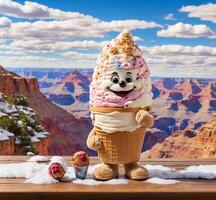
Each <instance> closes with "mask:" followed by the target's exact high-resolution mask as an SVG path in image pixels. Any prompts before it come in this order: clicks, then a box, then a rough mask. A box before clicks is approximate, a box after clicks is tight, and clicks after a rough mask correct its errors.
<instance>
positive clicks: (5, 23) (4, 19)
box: [0, 17, 11, 28]
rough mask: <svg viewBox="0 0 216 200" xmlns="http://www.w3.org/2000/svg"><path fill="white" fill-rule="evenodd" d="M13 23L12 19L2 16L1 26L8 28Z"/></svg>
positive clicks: (0, 19)
mask: <svg viewBox="0 0 216 200" xmlns="http://www.w3.org/2000/svg"><path fill="white" fill-rule="evenodd" d="M10 25H11V20H10V19H8V18H7V17H0V28H8V27H10Z"/></svg>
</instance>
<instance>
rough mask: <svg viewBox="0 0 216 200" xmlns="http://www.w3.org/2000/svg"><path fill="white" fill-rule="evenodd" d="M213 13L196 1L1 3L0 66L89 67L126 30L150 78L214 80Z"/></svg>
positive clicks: (215, 43) (43, 0)
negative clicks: (141, 54) (205, 78)
mask: <svg viewBox="0 0 216 200" xmlns="http://www.w3.org/2000/svg"><path fill="white" fill-rule="evenodd" d="M54 9H57V10H54ZM215 13H216V4H215V2H214V1H199V0H193V1H192V0H185V1H183V0H182V1H177V0H176V1H174V0H151V1H150V0H149V1H144V0H133V1H129V0H117V1H112V0H109V1H105V0H103V1H98V0H79V1H67V0H61V1H58V0H56V1H54V0H52V1H50V0H36V1H32V2H25V1H12V0H0V28H1V30H2V31H1V33H0V64H2V65H4V66H6V67H72V68H76V67H81V68H85V67H94V65H95V62H96V57H97V54H98V53H99V52H100V49H101V48H102V47H103V45H105V44H106V42H107V41H109V40H111V39H112V38H114V37H116V36H117V35H118V33H119V32H121V31H122V30H123V29H124V28H128V29H130V30H131V31H132V33H133V35H134V36H135V40H136V43H137V44H138V45H139V46H140V47H141V49H142V50H143V55H144V57H145V58H146V60H147V62H148V64H149V66H150V68H151V72H152V74H153V75H156V76H174V77H175V76H188V77H209V78H216V67H215V66H216V59H215V55H216V48H215V46H216V33H215V32H216V27H215V23H216V14H215Z"/></svg>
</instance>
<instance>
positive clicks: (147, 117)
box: [135, 110, 154, 128]
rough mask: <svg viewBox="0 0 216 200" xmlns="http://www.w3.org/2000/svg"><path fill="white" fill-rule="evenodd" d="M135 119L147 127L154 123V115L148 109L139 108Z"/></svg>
mask: <svg viewBox="0 0 216 200" xmlns="http://www.w3.org/2000/svg"><path fill="white" fill-rule="evenodd" d="M135 120H136V121H137V122H138V124H140V125H141V126H143V127H145V128H150V127H152V126H153V124H154V117H153V116H152V115H151V114H150V113H149V112H148V111H146V110H139V111H138V112H137V114H136V116H135Z"/></svg>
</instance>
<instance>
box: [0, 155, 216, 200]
mask: <svg viewBox="0 0 216 200" xmlns="http://www.w3.org/2000/svg"><path fill="white" fill-rule="evenodd" d="M66 159H67V162H68V164H70V158H69V157H66ZM26 160H27V157H25V156H11V157H10V156H2V157H0V163H18V162H23V161H26ZM91 160H92V163H97V162H98V160H97V159H96V158H92V159H91ZM147 163H148V164H151V165H155V164H156V165H158V164H162V165H165V166H169V167H174V168H177V169H182V168H184V167H187V166H189V165H200V164H215V163H216V159H198V160H173V159H172V160H170V159H166V160H164V159H163V160H162V159H157V160H155V159H154V160H153V159H151V160H141V164H147ZM24 181H25V180H24V179H0V199H1V200H7V199H22V200H26V199H28V200H30V199H35V200H36V199H37V200H38V199H43V200H50V199H58V198H59V199H61V200H63V199H79V200H82V199H101V200H102V199H124V200H127V199H130V200H131V199H142V200H145V199H146V200H147V199H148V200H153V199H160V200H163V199H164V200H165V199H166V200H169V199H175V200H176V199H182V200H186V199H196V200H199V199H202V200H205V199H206V200H211V199H214V200H215V199H216V180H211V181H209V180H181V181H180V182H179V183H176V184H172V185H158V184H150V183H145V182H142V181H132V180H130V181H129V183H128V184H122V185H108V184H107V185H97V186H88V185H80V184H73V183H57V184H52V185H34V184H29V183H24Z"/></svg>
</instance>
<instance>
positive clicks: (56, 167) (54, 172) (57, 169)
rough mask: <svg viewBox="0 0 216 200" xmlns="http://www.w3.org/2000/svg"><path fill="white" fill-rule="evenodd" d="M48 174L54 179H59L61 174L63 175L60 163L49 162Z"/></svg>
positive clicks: (63, 171) (61, 176)
mask: <svg viewBox="0 0 216 200" xmlns="http://www.w3.org/2000/svg"><path fill="white" fill-rule="evenodd" d="M48 172H49V175H50V176H52V177H53V178H54V179H56V180H58V181H60V180H61V179H62V178H63V176H64V175H65V170H64V168H63V166H62V165H61V164H60V163H57V162H54V163H51V164H50V165H49V167H48Z"/></svg>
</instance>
